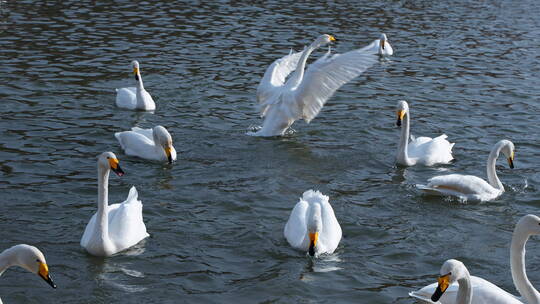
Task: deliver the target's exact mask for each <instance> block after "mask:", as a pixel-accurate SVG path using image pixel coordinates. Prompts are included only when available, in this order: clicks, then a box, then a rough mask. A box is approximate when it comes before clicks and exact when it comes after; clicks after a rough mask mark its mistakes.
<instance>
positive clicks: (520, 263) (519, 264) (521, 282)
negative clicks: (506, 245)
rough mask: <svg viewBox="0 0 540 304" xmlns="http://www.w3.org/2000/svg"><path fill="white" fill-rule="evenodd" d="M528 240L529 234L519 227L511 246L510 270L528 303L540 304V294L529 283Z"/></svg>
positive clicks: (515, 283)
mask: <svg viewBox="0 0 540 304" xmlns="http://www.w3.org/2000/svg"><path fill="white" fill-rule="evenodd" d="M528 239H529V234H527V233H526V232H525V231H523V229H522V228H521V227H519V226H517V227H516V229H515V230H514V234H513V236H512V244H511V246H510V270H511V272H512V280H513V281H514V285H515V286H516V289H517V290H518V291H519V293H520V294H521V296H522V297H523V298H525V299H526V300H527V301H526V302H527V303H540V294H539V293H538V291H537V290H536V289H535V288H534V286H533V285H532V284H531V282H530V281H529V278H528V277H527V271H526V269H525V244H526V243H527V240H528Z"/></svg>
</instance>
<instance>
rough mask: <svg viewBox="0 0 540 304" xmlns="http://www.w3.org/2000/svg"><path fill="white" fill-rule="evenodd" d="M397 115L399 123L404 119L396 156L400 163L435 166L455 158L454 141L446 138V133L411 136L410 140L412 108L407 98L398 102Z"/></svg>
mask: <svg viewBox="0 0 540 304" xmlns="http://www.w3.org/2000/svg"><path fill="white" fill-rule="evenodd" d="M397 115H398V118H397V125H398V126H400V125H401V122H402V121H403V126H402V129H401V137H400V140H399V145H398V152H397V157H396V161H397V163H398V164H400V165H403V166H413V165H416V164H422V165H425V166H433V165H436V164H447V163H449V162H450V161H452V160H453V159H454V158H453V156H452V148H453V147H454V143H450V142H449V141H448V140H446V138H447V137H448V136H446V134H443V135H441V136H438V137H435V138H431V137H418V138H414V137H413V136H411V141H410V142H409V140H408V139H409V132H410V110H409V104H408V103H407V102H406V101H405V100H400V101H399V102H398V106H397ZM403 118H405V119H403Z"/></svg>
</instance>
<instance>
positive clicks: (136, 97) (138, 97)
mask: <svg viewBox="0 0 540 304" xmlns="http://www.w3.org/2000/svg"><path fill="white" fill-rule="evenodd" d="M131 65H132V66H133V74H135V80H136V81H137V87H136V88H135V87H128V88H121V89H116V106H118V107H120V108H126V109H130V110H143V111H154V110H155V109H156V104H155V103H154V100H153V99H152V96H150V94H149V93H148V92H147V91H146V90H145V89H144V85H143V81H142V77H141V72H140V69H139V62H138V61H137V60H133V61H132V62H131Z"/></svg>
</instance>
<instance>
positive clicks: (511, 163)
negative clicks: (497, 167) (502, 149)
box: [508, 151, 514, 169]
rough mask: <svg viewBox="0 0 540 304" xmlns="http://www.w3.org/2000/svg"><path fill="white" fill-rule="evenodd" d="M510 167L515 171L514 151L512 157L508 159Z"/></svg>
mask: <svg viewBox="0 0 540 304" xmlns="http://www.w3.org/2000/svg"><path fill="white" fill-rule="evenodd" d="M508 166H510V169H514V151H512V155H510V157H509V158H508Z"/></svg>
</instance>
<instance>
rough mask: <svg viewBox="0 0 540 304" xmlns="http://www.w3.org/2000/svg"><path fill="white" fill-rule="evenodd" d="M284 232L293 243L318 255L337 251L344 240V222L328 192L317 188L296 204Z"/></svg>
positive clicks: (293, 245) (306, 193)
mask: <svg viewBox="0 0 540 304" xmlns="http://www.w3.org/2000/svg"><path fill="white" fill-rule="evenodd" d="M283 233H284V235H285V238H286V239H287V241H288V242H289V244H290V245H291V246H292V247H294V248H296V249H299V250H302V251H305V252H308V251H311V252H310V254H311V255H316V256H318V255H320V254H323V253H333V252H334V250H336V248H337V246H338V244H339V241H340V240H341V226H340V225H339V223H338V221H337V219H336V216H335V214H334V210H333V209H332V206H331V205H330V203H329V202H328V196H326V195H323V194H322V193H321V192H319V191H313V190H308V191H306V192H304V194H303V196H302V198H300V201H299V202H298V203H297V204H296V205H295V206H294V209H293V210H292V212H291V215H290V216H289V220H288V221H287V224H286V225H285V229H284V231H283ZM310 234H312V236H311V237H310ZM315 234H316V237H315ZM313 238H315V242H313ZM310 246H312V247H313V248H312V250H310ZM312 253H314V254H312Z"/></svg>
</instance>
